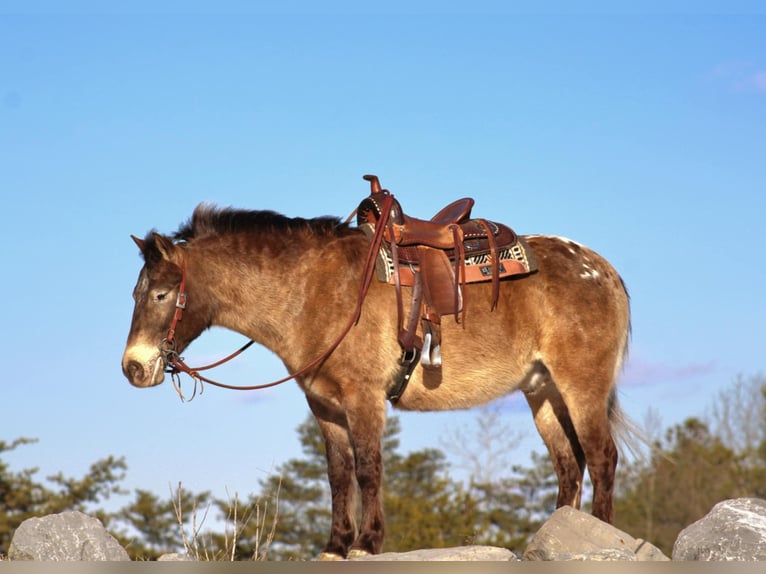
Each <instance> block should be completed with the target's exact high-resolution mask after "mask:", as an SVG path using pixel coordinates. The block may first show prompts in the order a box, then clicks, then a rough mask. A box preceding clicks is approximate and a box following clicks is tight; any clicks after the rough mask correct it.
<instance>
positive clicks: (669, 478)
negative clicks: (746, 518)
mask: <svg viewBox="0 0 766 574" xmlns="http://www.w3.org/2000/svg"><path fill="white" fill-rule="evenodd" d="M737 467H738V455H737V453H735V452H734V451H733V450H731V449H730V448H728V447H726V446H725V445H724V444H723V443H722V442H721V440H720V438H718V437H716V436H714V435H712V434H711V433H710V430H709V429H708V426H707V425H706V424H705V423H703V422H702V421H700V420H699V419H696V418H690V419H687V420H686V421H685V422H684V423H683V424H680V425H676V426H675V427H673V428H671V429H669V430H668V431H667V433H666V436H665V440H664V444H661V445H658V449H657V451H656V452H654V453H653V455H652V456H651V459H650V461H649V462H648V464H646V463H641V462H637V463H634V464H633V465H632V467H630V468H627V469H626V470H625V471H623V473H622V474H621V480H620V481H619V482H618V484H622V485H623V486H621V488H620V491H619V492H618V496H617V497H616V499H615V525H616V526H617V527H619V528H621V529H623V530H625V531H626V532H630V533H632V534H634V535H635V536H640V537H642V538H644V539H646V540H649V541H650V542H652V543H653V544H655V545H656V546H658V547H659V548H660V549H661V550H662V551H663V552H665V553H666V554H669V553H670V552H672V549H673V543H674V542H675V540H676V538H677V536H678V533H679V532H680V531H681V530H682V529H683V528H685V527H686V526H688V525H689V524H691V523H693V522H695V521H696V520H699V519H700V518H702V517H703V516H704V515H705V514H707V512H709V511H710V509H711V508H712V507H713V505H715V504H716V503H717V502H720V501H721V500H725V499H727V498H733V497H736V496H739V495H741V491H739V490H738V487H737V484H738V477H737V470H736V469H737Z"/></svg>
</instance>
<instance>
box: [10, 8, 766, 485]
mask: <svg viewBox="0 0 766 574" xmlns="http://www.w3.org/2000/svg"><path fill="white" fill-rule="evenodd" d="M100 4H101V3H96V2H91V3H86V2H77V1H74V2H67V3H66V6H67V7H66V8H60V7H59V6H61V5H63V3H59V2H48V3H40V2H18V3H15V2H11V3H9V2H4V1H1V0H0V190H2V198H3V200H2V201H3V225H2V226H1V227H0V234H1V237H2V241H0V245H2V247H1V249H2V281H0V295H1V296H2V301H3V322H2V327H3V328H2V333H1V334H0V337H2V344H0V352H1V353H2V361H1V362H0V363H1V364H2V371H3V374H2V378H3V382H2V389H3V391H2V398H1V399H0V401H1V402H2V407H0V412H2V424H1V425H0V439H2V440H6V441H9V440H12V439H13V438H15V437H19V436H29V437H37V438H39V439H40V442H39V443H38V444H37V445H33V446H28V447H24V448H23V449H22V450H20V451H19V452H18V453H16V454H14V455H12V456H9V457H8V458H9V459H10V460H11V462H12V464H13V465H14V466H15V468H17V469H18V468H21V467H23V466H28V465H36V466H39V467H40V468H41V471H40V474H41V475H45V474H52V473H55V472H57V471H59V470H63V471H64V472H65V473H66V474H68V475H78V476H79V475H81V474H83V473H85V472H86V471H87V468H88V465H89V464H90V463H91V462H93V461H95V460H96V459H98V458H101V457H104V456H107V455H109V454H114V455H118V456H125V457H126V460H127V463H128V465H129V470H128V475H127V480H126V482H125V485H126V486H128V487H130V488H133V487H140V488H145V489H149V490H153V491H155V492H157V493H158V494H160V495H164V494H166V493H167V492H168V485H169V484H175V483H176V482H178V481H179V480H180V481H183V482H184V484H185V485H186V486H187V487H188V488H191V489H193V490H203V489H210V490H213V492H214V494H216V495H217V496H225V491H226V489H228V490H229V491H230V492H235V491H236V492H239V493H240V495H241V496H244V495H245V494H247V493H249V492H251V491H255V490H257V480H258V479H259V478H263V477H264V473H265V472H268V471H269V470H270V469H272V468H273V467H274V466H275V465H278V464H280V463H281V462H283V461H285V460H286V459H288V458H292V457H296V456H299V455H300V450H299V445H298V441H297V438H296V434H295V427H296V426H297V425H298V424H299V423H300V422H302V421H303V420H304V418H305V416H306V414H307V407H306V405H305V401H304V399H303V397H302V395H301V393H300V392H299V391H298V389H297V387H296V386H295V385H294V384H288V385H284V386H281V387H278V388H276V389H273V390H269V391H263V392H258V393H251V394H240V393H236V392H231V391H225V390H219V389H215V388H212V387H208V388H206V390H205V393H204V395H202V396H201V397H198V398H197V399H195V401H194V402H192V403H190V404H181V403H180V402H179V400H178V398H177V396H176V394H175V392H174V391H173V389H172V387H171V386H170V385H169V384H167V383H166V384H163V385H161V386H160V387H157V388H154V389H150V390H143V389H136V388H133V387H131V386H130V385H129V384H128V383H127V381H126V380H125V379H124V377H123V376H122V373H121V370H120V358H121V355H122V352H123V348H124V344H125V339H126V336H127V332H128V327H129V323H130V316H131V311H132V299H131V291H132V289H133V285H134V283H135V280H136V277H137V274H138V271H139V269H140V267H141V260H140V258H139V256H138V252H137V249H136V247H135V245H134V244H133V242H132V241H131V240H130V238H129V235H130V234H131V233H133V234H137V235H142V234H144V233H146V232H147V231H148V230H149V229H151V228H157V229H158V230H161V231H166V232H171V231H173V230H175V229H176V228H177V226H178V224H179V223H181V222H182V221H184V220H185V219H186V218H187V217H188V216H189V215H190V214H191V211H192V209H193V208H194V206H195V205H196V204H197V203H199V202H201V201H209V202H216V203H219V204H221V205H233V206H239V207H247V208H254V209H273V210H276V211H279V212H282V213H284V214H286V215H290V216H303V217H312V216H318V215H324V214H333V215H338V216H343V217H345V216H346V215H347V214H348V213H349V212H350V211H351V210H352V209H353V208H354V207H355V206H356V205H357V203H358V202H359V201H360V199H361V198H362V197H363V196H364V195H365V193H366V191H367V189H368V188H367V187H366V183H365V182H363V181H362V179H361V175H362V174H364V173H377V174H378V175H379V176H380V177H381V179H382V181H383V184H384V185H385V186H386V187H388V188H390V189H391V190H392V191H393V192H394V193H395V194H396V195H397V197H398V198H399V199H400V200H401V202H402V203H403V204H405V205H406V207H407V209H408V211H410V212H412V213H413V214H415V215H420V216H421V217H426V216H430V215H431V214H432V213H434V212H435V211H436V210H437V209H438V208H439V207H441V206H442V205H443V204H445V203H447V202H448V201H451V200H453V199H456V198H458V197H462V196H466V195H470V196H473V197H474V198H475V199H476V207H475V209H474V213H475V214H477V215H481V216H484V217H487V218H490V219H496V220H499V221H504V222H506V223H508V224H510V225H511V226H512V227H514V228H515V229H516V230H517V231H518V232H520V233H549V234H554V235H563V236H567V237H570V238H572V239H576V240H577V241H580V242H582V243H585V244H588V245H589V246H591V247H593V248H595V249H596V250H597V251H599V252H601V253H602V254H604V255H605V256H606V257H607V258H608V259H610V260H611V261H612V262H613V263H614V265H615V266H616V267H617V268H618V270H619V271H620V273H621V274H622V275H623V277H624V279H625V281H626V283H627V285H628V287H629V290H630V293H631V296H632V302H633V342H632V348H631V354H630V361H629V363H628V364H627V368H626V370H625V373H624V375H623V378H622V384H621V389H622V391H621V399H622V403H623V406H624V408H625V410H626V411H627V412H628V413H629V414H630V415H631V416H632V417H633V418H635V419H637V420H638V421H641V420H642V419H643V418H644V416H645V414H646V412H647V409H649V408H650V407H652V408H654V409H656V411H657V413H658V414H659V416H660V417H661V419H662V422H663V424H664V425H665V426H668V425H670V424H673V423H676V422H680V421H682V420H683V419H684V418H686V417H688V416H693V415H698V416H699V415H704V414H705V411H706V409H707V408H708V407H709V406H710V404H711V403H712V401H713V400H714V398H715V396H716V394H717V393H718V392H720V391H721V390H723V389H725V388H727V386H729V385H731V383H732V381H733V380H734V378H735V377H736V376H737V374H739V373H742V374H744V375H746V376H748V375H751V374H756V373H759V372H763V371H764V370H765V369H764V367H765V366H764V359H763V349H764V346H763V345H764V337H763V330H764V325H766V313H764V294H763V293H764V283H765V282H766V271H764V267H765V266H764V263H766V256H764V251H763V249H764V238H763V229H764V223H763V220H764V214H766V199H764V197H766V193H765V192H766V184H765V182H766V17H765V16H764V10H763V9H762V8H758V7H756V6H759V5H761V4H760V3H756V2H753V3H747V2H734V3H732V2H728V3H726V5H727V6H728V8H726V9H724V10H718V9H716V7H715V6H714V5H712V4H711V3H700V2H695V3H693V4H692V3H689V4H683V3H679V2H671V3H667V2H666V3H664V4H663V5H664V6H665V8H663V9H656V10H654V9H651V10H649V9H646V10H637V9H618V10H612V11H611V12H605V11H603V10H600V9H598V8H593V9H589V10H583V11H581V12H572V11H571V10H570V11H569V12H566V13H565V12H560V11H558V10H556V9H555V8H546V9H534V8H530V9H522V8H510V9H508V8H502V6H504V5H505V4H506V3H498V4H499V6H500V7H498V6H494V5H492V4H491V3H488V2H479V3H475V2H471V3H470V6H472V7H473V8H466V7H462V8H461V7H460V6H459V5H456V4H448V3H447V4H442V3H440V4H439V5H440V6H441V8H436V7H435V8H422V9H421V8H418V9H413V8H410V9H404V8H400V7H397V6H396V5H395V4H389V3H387V4H386V8H381V9H380V10H379V11H377V12H376V11H367V10H364V9H360V8H350V7H347V6H343V5H341V4H338V3H329V4H330V5H329V6H327V8H325V9H324V10H325V11H320V10H318V9H316V8H315V9H312V10H308V9H305V7H304V6H302V5H301V3H298V2H288V3H284V2H280V3H275V6H277V7H276V8H271V9H269V8H260V9H254V8H248V7H247V6H248V5H249V3H242V4H243V5H244V6H245V7H243V6H242V5H237V4H234V3H223V5H222V6H223V7H219V8H216V9H212V8H209V9H208V8H205V7H204V6H202V5H200V4H199V3H195V2H190V3H187V2H184V3H183V4H181V3H172V4H170V3H163V6H165V7H164V8H162V9H157V8H154V7H147V8H146V9H144V10H142V9H140V8H136V7H135V6H140V5H141V4H140V3H138V4H136V3H131V6H133V7H131V8H130V9H121V8H98V6H100ZM153 4H154V3H152V4H147V6H153ZM348 4H349V5H351V6H353V4H351V3H348ZM466 4H469V3H466ZM181 5H183V6H185V8H183V9H182V8H176V6H181ZM308 5H309V6H314V5H316V4H315V3H310V4H308ZM93 6H96V8H93ZM260 6H263V4H260ZM687 6H696V8H688V7H687ZM668 7H669V8H668ZM242 341H243V339H242V338H241V337H239V336H236V335H229V334H227V333H224V332H212V333H209V334H207V335H205V336H203V337H202V338H201V339H200V340H198V341H197V342H196V343H195V344H194V345H193V346H192V347H191V348H190V349H189V351H188V352H187V353H186V356H187V358H188V359H190V360H194V361H195V362H202V361H204V360H205V359H208V358H213V357H218V356H220V355H221V354H223V353H224V352H228V351H230V350H231V349H233V348H235V347H236V346H238V345H239V344H240V343H241V342H242ZM283 373H284V370H283V368H282V367H281V365H280V363H279V362H278V361H277V360H276V359H275V358H274V357H273V356H272V355H271V354H270V353H269V352H268V351H266V350H265V349H252V350H250V351H248V353H247V354H246V355H245V356H244V357H243V358H242V359H241V360H239V361H237V362H235V363H234V364H233V365H232V366H231V367H227V368H226V369H223V370H222V371H221V372H220V373H217V376H220V377H221V378H223V379H225V380H226V381H227V382H230V383H240V384H252V383H255V382H264V381H268V380H271V379H273V378H276V377H278V376H281V375H282V374H283ZM522 403H523V401H520V400H518V399H517V400H515V401H511V402H510V403H509V404H508V405H507V408H506V410H507V417H508V418H507V420H508V421H509V423H510V424H512V425H513V426H514V427H515V428H517V429H519V430H521V431H526V433H527V434H526V439H525V440H524V442H523V444H522V448H520V450H519V454H518V456H519V460H520V461H521V462H526V460H527V456H528V451H529V450H533V449H534V450H538V451H540V450H541V449H542V448H543V447H542V443H541V441H540V439H539V438H538V436H537V434H536V432H535V430H534V427H533V424H532V419H531V416H530V414H529V412H528V410H527V408H526V406H525V405H524V404H522ZM476 416H477V415H476V412H467V413H459V414H457V415H456V414H455V413H448V414H407V415H402V416H401V422H402V427H403V435H402V438H403V448H404V449H405V450H411V449H417V448H423V447H428V446H431V447H441V446H442V445H441V441H440V437H441V436H443V435H444V434H445V433H447V432H448V431H449V429H450V428H452V427H454V426H455V425H458V426H460V425H467V426H468V427H469V428H470V425H472V424H473V421H474V420H475V417H476Z"/></svg>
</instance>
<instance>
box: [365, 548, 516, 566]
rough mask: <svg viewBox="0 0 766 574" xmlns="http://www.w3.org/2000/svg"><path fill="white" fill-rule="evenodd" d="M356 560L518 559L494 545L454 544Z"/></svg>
mask: <svg viewBox="0 0 766 574" xmlns="http://www.w3.org/2000/svg"><path fill="white" fill-rule="evenodd" d="M352 560H353V561H354V562H356V561H362V562H364V561H378V562H383V561H391V562H402V561H406V562H469V561H470V562H476V561H498V562H508V561H511V560H518V558H516V556H515V555H514V554H513V552H511V551H510V550H508V549H506V548H497V547H495V546H454V547H452V548H430V549H426V550H413V551H411V552H385V553H383V554H375V555H372V556H360V557H358V558H353V559H352Z"/></svg>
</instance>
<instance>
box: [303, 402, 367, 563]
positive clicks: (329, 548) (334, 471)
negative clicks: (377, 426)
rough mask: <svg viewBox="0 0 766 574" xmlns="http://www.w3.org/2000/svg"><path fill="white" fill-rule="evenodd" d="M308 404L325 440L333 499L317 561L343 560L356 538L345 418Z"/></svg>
mask: <svg viewBox="0 0 766 574" xmlns="http://www.w3.org/2000/svg"><path fill="white" fill-rule="evenodd" d="M308 403H309V407H310V408H311V412H312V413H314V417H315V418H316V421H317V424H318V425H319V430H320V432H321V433H322V437H323V438H324V442H325V450H326V455H327V477H328V479H329V481H330V493H331V496H332V525H331V527H330V539H329V540H328V541H327V544H326V545H325V548H324V550H323V551H322V553H321V554H320V556H319V559H320V560H337V559H342V558H345V557H346V554H347V553H348V549H349V547H350V546H351V544H352V543H353V541H354V538H356V524H355V520H354V512H355V506H356V484H355V483H354V453H353V449H352V448H351V441H350V439H349V433H348V426H347V422H346V417H345V415H344V414H343V413H342V412H340V411H338V410H335V409H332V408H330V407H327V406H326V405H324V404H322V403H320V402H318V401H316V400H312V399H311V398H309V399H308Z"/></svg>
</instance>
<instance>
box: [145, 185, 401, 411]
mask: <svg viewBox="0 0 766 574" xmlns="http://www.w3.org/2000/svg"><path fill="white" fill-rule="evenodd" d="M392 205H393V195H390V194H388V195H387V197H386V199H385V201H384V204H383V208H382V209H381V211H382V213H381V215H380V217H379V220H378V225H377V226H376V229H375V234H374V235H373V238H372V241H371V243H370V250H369V252H368V255H367V260H366V262H365V265H364V271H363V274H362V283H361V285H360V287H359V294H358V296H357V302H356V307H355V309H354V313H353V315H352V317H351V320H350V321H349V322H348V324H347V325H346V327H345V328H344V329H343V331H342V332H341V333H340V335H339V336H338V338H337V339H336V340H335V342H334V343H332V344H331V345H330V346H329V347H328V348H327V350H325V351H324V352H323V353H322V354H321V355H319V356H318V357H316V358H315V359H313V360H312V361H311V362H310V363H308V364H307V365H306V366H305V367H303V368H302V369H300V370H298V371H296V372H295V373H293V374H291V375H288V376H287V377H284V378H282V379H279V380H276V381H272V382H270V383H265V384H261V385H250V386H236V385H227V384H225V383H220V382H218V381H214V380H212V379H209V378H207V377H203V376H202V375H200V374H199V372H200V371H206V370H208V369H212V368H214V367H218V366H219V365H222V364H224V363H226V362H227V361H230V360H231V359H233V358H234V357H236V356H237V355H239V354H240V353H242V352H243V351H245V350H247V349H248V348H249V347H250V346H251V345H252V344H253V343H254V342H255V341H253V340H252V339H251V340H250V341H248V342H247V343H245V344H244V345H243V346H242V347H240V348H239V349H237V350H236V351H235V352H233V353H232V354H231V355H228V356H227V357H224V358H223V359H221V360H219V361H216V362H215V363H211V364H209V365H205V366H203V367H196V368H193V367H190V366H189V365H187V364H186V363H185V362H184V359H183V357H181V356H180V355H179V354H178V352H177V351H176V338H175V334H176V327H178V323H179V322H180V321H181V320H182V318H183V313H184V311H185V310H186V303H187V300H188V296H187V294H186V260H185V259H184V257H183V254H182V253H181V252H179V256H180V258H181V262H180V265H179V266H180V268H181V283H180V285H179V287H178V295H177V297H176V308H175V311H174V313H173V318H172V319H171V321H170V327H169V328H168V333H167V336H166V337H165V338H164V339H162V341H161V342H160V345H159V350H160V355H161V356H162V359H163V361H164V362H165V366H166V369H165V372H166V373H169V374H170V376H171V378H172V380H173V388H175V390H176V392H177V393H178V396H180V397H181V400H182V401H186V398H185V397H184V395H183V393H182V392H181V373H185V374H187V375H189V376H190V377H191V378H192V379H193V380H194V393H193V394H192V396H191V398H190V399H189V400H190V401H191V400H192V399H193V398H194V397H195V396H196V394H197V383H199V384H200V394H202V390H203V387H202V383H203V382H205V383H209V384H211V385H214V386H216V387H221V388H223V389H232V390H236V391H257V390H260V389H267V388H269V387H275V386H277V385H281V384H282V383H286V382H287V381H290V380H292V379H295V378H296V377H300V376H302V375H305V374H306V373H308V372H309V371H310V370H312V369H314V368H316V367H317V366H319V365H320V364H322V363H323V362H324V361H325V360H326V359H327V358H328V357H329V356H330V355H331V354H332V353H333V351H335V349H336V348H337V347H338V345H340V344H341V342H342V341H343V339H344V338H345V337H346V335H347V334H348V333H349V331H350V330H351V328H352V327H353V326H354V325H356V323H357V322H358V321H359V317H360V316H361V314H362V303H364V298H365V296H366V295H367V291H368V289H369V287H370V283H371V282H372V277H373V275H374V273H375V260H376V258H377V254H378V251H379V250H380V246H381V243H382V241H383V232H384V230H385V229H386V226H387V223H388V219H389V217H388V216H389V214H390V212H391V207H392ZM352 215H353V214H352Z"/></svg>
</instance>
